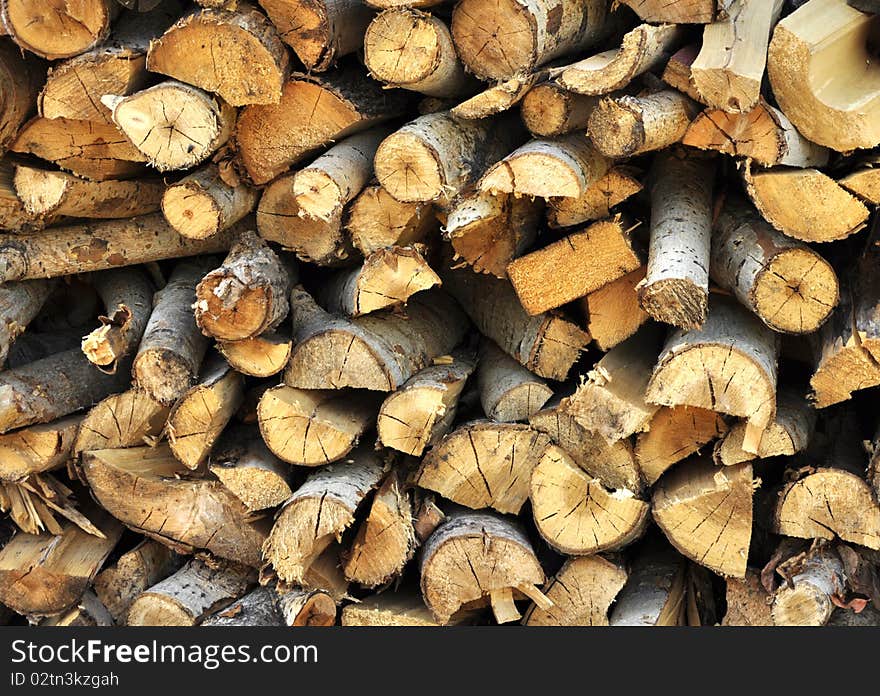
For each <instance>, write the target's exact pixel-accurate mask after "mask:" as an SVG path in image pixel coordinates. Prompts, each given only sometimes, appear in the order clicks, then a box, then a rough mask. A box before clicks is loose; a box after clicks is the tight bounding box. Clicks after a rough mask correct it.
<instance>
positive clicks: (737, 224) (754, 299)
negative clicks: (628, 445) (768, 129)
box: [709, 199, 840, 334]
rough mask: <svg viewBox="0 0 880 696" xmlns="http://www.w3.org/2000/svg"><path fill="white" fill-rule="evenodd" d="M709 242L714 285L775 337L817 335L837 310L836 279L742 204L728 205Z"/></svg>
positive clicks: (810, 252) (811, 254) (822, 263)
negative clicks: (753, 315) (763, 324)
mask: <svg viewBox="0 0 880 696" xmlns="http://www.w3.org/2000/svg"><path fill="white" fill-rule="evenodd" d="M715 230H716V231H715V235H714V236H713V237H712V259H711V264H710V267H709V271H710V275H711V277H712V280H713V281H715V282H716V283H717V284H718V285H719V286H720V287H721V288H723V289H724V290H727V291H729V292H731V293H733V294H734V295H735V296H736V298H737V299H738V300H739V301H740V302H741V303H742V304H743V305H745V306H746V307H748V308H749V309H750V310H752V311H753V312H754V313H755V314H757V315H758V318H760V319H761V321H763V322H764V323H765V324H766V325H767V326H769V327H770V328H771V329H773V330H774V331H780V332H784V333H793V334H805V333H812V332H813V331H816V329H818V328H819V327H820V326H821V325H822V324H824V323H825V321H826V320H827V319H828V317H830V316H831V313H832V312H833V311H834V308H835V307H836V306H837V303H838V301H839V299H840V288H839V284H838V282H837V275H836V274H835V273H834V269H833V268H832V267H831V264H829V263H828V262H827V261H826V260H825V259H824V258H822V257H821V256H820V255H819V254H817V253H816V252H815V251H813V250H812V249H811V248H810V247H808V246H807V245H806V244H803V243H802V242H799V241H796V240H793V239H790V238H788V237H786V236H784V235H782V234H780V233H779V232H777V231H776V230H774V229H773V228H771V227H770V226H769V225H768V224H767V223H765V222H764V221H763V220H762V219H761V218H760V216H759V215H758V214H757V213H756V212H755V211H754V210H752V209H750V207H747V206H746V205H743V203H742V202H741V201H731V200H730V199H728V202H727V205H726V206H725V207H724V209H723V210H722V211H721V213H720V215H719V217H718V219H717V221H716V223H715Z"/></svg>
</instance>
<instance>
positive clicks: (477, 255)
mask: <svg viewBox="0 0 880 696" xmlns="http://www.w3.org/2000/svg"><path fill="white" fill-rule="evenodd" d="M542 212H543V206H542V205H540V203H536V202H535V201H534V200H532V199H529V198H527V197H521V198H517V197H515V196H513V195H507V194H502V195H494V194H491V193H480V192H474V193H471V194H469V195H463V196H461V197H459V198H458V199H457V200H456V201H455V203H454V204H453V207H452V209H451V210H450V211H449V213H448V214H447V217H446V225H445V228H444V231H445V233H446V236H447V237H448V238H449V241H450V242H451V244H452V248H453V250H454V251H455V254H456V256H458V257H461V258H462V259H464V260H465V262H467V263H468V265H470V266H471V267H472V268H473V269H474V270H475V271H477V272H478V273H489V274H491V275H494V276H495V277H496V278H506V277H507V265H508V264H509V263H510V262H511V261H513V260H514V259H515V258H517V257H518V256H520V255H521V254H522V253H523V252H524V251H525V250H526V249H528V248H529V247H530V246H531V245H532V243H533V242H534V241H535V237H536V235H537V231H538V226H539V223H540V217H541V213H542Z"/></svg>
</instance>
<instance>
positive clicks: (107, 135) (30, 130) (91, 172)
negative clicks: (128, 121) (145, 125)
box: [9, 117, 147, 181]
mask: <svg viewBox="0 0 880 696" xmlns="http://www.w3.org/2000/svg"><path fill="white" fill-rule="evenodd" d="M9 149H10V150H12V151H13V152H21V153H27V154H31V155H34V156H36V157H40V158H42V159H44V160H49V161H50V162H54V163H55V164H57V165H58V166H59V167H61V168H62V169H64V170H66V171H69V172H73V173H74V174H76V175H77V176H81V177H85V178H86V179H92V180H93V181H105V180H107V179H123V178H126V177H131V176H136V175H138V174H141V173H142V172H143V171H144V168H143V166H142V163H144V162H146V161H147V158H146V157H145V156H144V155H143V153H141V152H140V151H139V150H138V149H137V148H136V147H135V146H134V145H132V144H131V142H130V141H129V140H128V138H126V137H125V136H124V135H123V134H122V133H121V132H120V130H119V129H118V128H117V127H116V125H115V124H113V123H99V122H96V121H78V120H74V119H69V118H52V119H50V118H40V117H35V118H32V119H31V120H30V121H28V122H27V123H25V124H24V126H22V128H21V130H20V131H19V132H18V136H17V137H16V139H15V140H14V141H13V142H12V144H11V145H10V146H9Z"/></svg>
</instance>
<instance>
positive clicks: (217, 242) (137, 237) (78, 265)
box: [0, 213, 232, 283]
mask: <svg viewBox="0 0 880 696" xmlns="http://www.w3.org/2000/svg"><path fill="white" fill-rule="evenodd" d="M231 239H232V234H231V233H230V234H224V235H217V236H214V237H211V238H210V239H205V240H191V239H186V238H185V237H181V236H180V235H179V234H177V232H175V231H174V230H173V229H171V227H169V226H168V224H167V223H166V222H165V220H164V219H163V218H162V216H161V215H159V214H158V213H154V214H152V215H142V216H140V217H136V218H129V219H127V220H106V221H103V222H96V223H84V224H77V225H69V226H66V227H55V228H52V229H51V230H46V231H45V232H41V233H40V234H38V235H27V236H23V235H9V234H6V235H0V280H2V282H4V283H8V282H9V281H12V280H28V279H31V278H56V277H58V276H64V275H70V274H74V273H86V272H88V271H103V270H105V269H108V268H115V267H118V266H133V265H136V264H141V263H149V262H150V261H160V260H163V259H177V258H182V257H185V256H195V255H197V254H211V253H215V252H218V251H225V250H226V249H228V248H229V245H230V242H231Z"/></svg>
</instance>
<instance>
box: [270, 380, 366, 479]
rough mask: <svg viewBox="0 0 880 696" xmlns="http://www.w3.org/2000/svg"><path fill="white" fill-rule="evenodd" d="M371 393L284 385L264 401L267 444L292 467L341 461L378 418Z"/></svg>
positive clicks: (272, 389)
mask: <svg viewBox="0 0 880 696" xmlns="http://www.w3.org/2000/svg"><path fill="white" fill-rule="evenodd" d="M378 407H379V396H378V395H376V394H372V393H369V392H354V393H352V392H346V391H337V390H319V391H314V390H306V389H295V388H293V387H289V386H287V385H285V384H282V385H280V386H277V387H272V388H271V389H269V390H268V391H267V392H266V393H265V394H263V396H262V398H261V399H260V403H259V405H258V406H257V418H258V419H259V422H260V431H261V432H262V434H263V439H264V440H265V441H266V445H267V446H268V447H269V449H270V450H272V452H273V453H274V454H275V455H276V456H277V457H279V458H280V459H283V460H284V461H285V462H288V463H290V464H298V465H300V466H321V465H323V464H328V463H330V462H335V461H337V460H339V459H342V458H343V457H344V456H345V455H347V454H348V453H349V452H351V450H352V449H354V447H355V445H357V442H358V439H359V438H360V436H361V435H363V434H364V433H365V432H366V431H367V429H368V428H370V427H371V426H372V425H373V423H374V422H375V419H376V411H377V409H378Z"/></svg>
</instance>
